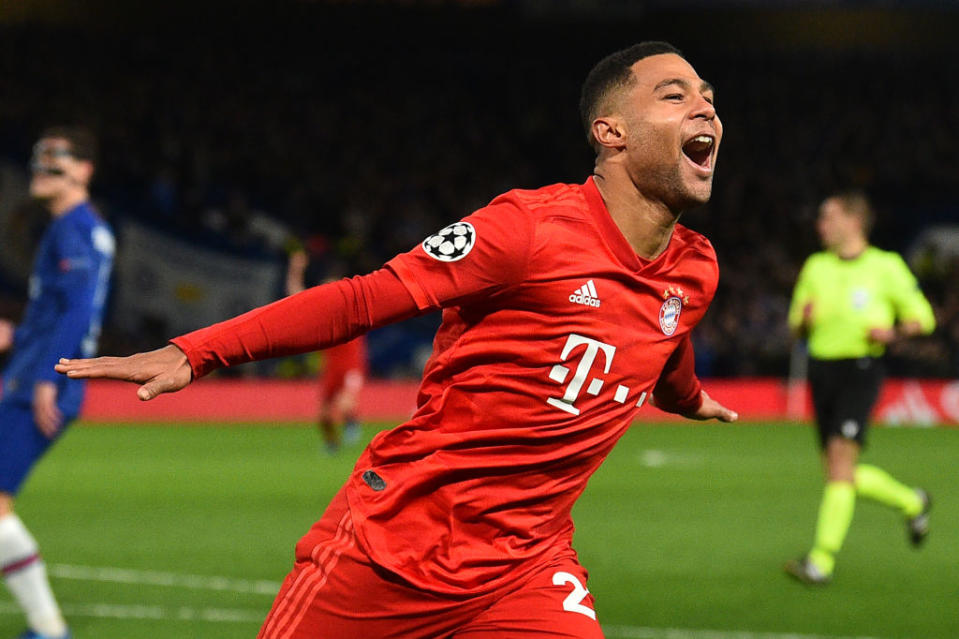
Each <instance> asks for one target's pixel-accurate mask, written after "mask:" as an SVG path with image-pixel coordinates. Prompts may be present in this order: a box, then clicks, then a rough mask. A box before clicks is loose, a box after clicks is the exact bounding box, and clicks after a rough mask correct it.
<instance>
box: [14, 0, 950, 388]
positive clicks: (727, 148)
mask: <svg viewBox="0 0 959 639" xmlns="http://www.w3.org/2000/svg"><path fill="white" fill-rule="evenodd" d="M299 10H300V11H302V12H303V14H302V15H300V14H296V15H295V16H292V18H296V19H291V16H290V15H285V16H284V15H277V16H273V17H263V16H259V18H257V17H256V16H255V15H241V17H239V18H233V19H231V20H223V21H222V22H220V23H219V24H218V26H217V28H215V29H212V28H209V25H208V24H206V23H205V22H204V23H197V24H190V23H185V22H177V21H173V22H171V23H167V24H162V25H154V28H151V29H144V28H141V27H133V28H130V29H120V28H117V27H113V28H110V29H105V28H102V29H96V28H90V27H89V26H85V27H82V28H81V27H65V26H63V25H61V26H57V27H51V26H38V25H6V26H2V27H0V29H2V31H0V73H2V77H3V78H4V80H3V84H4V87H3V99H2V100H0V163H3V165H4V166H5V167H6V169H5V170H6V171H7V172H16V171H21V172H23V171H25V167H26V163H27V158H28V156H29V153H30V146H31V144H32V142H33V140H34V137H35V136H36V135H37V133H38V132H39V131H40V129H41V128H42V127H43V126H45V125H47V124H50V123H59V122H86V123H89V124H90V125H91V126H92V127H93V128H94V129H95V131H96V132H97V133H98V135H99V137H100V141H101V149H102V152H101V158H100V162H99V164H98V176H97V180H96V184H95V187H94V192H95V195H96V197H97V199H98V204H99V205H100V207H101V209H102V210H103V211H104V212H105V213H106V215H107V216H108V218H109V219H110V221H111V222H112V223H113V224H114V226H118V227H119V226H122V225H123V224H124V222H125V221H126V220H137V221H139V222H140V223H144V224H148V225H150V226H151V227H154V228H159V229H161V230H163V231H164V232H168V233H170V234H173V235H175V236H177V237H179V238H181V239H182V238H186V239H188V240H189V241H191V242H196V243H197V244H202V245H204V246H215V247H217V248H218V249H222V250H228V251H232V252H234V253H237V254H240V255H246V256H256V257H257V258H262V259H267V260H275V261H277V262H282V260H283V259H284V256H285V252H286V251H287V250H289V247H290V244H291V238H299V241H306V242H307V243H308V244H311V245H312V246H314V247H315V246H318V245H322V246H324V247H325V248H324V250H325V251H326V252H327V254H335V255H337V256H338V257H339V258H341V259H342V260H343V261H346V262H348V263H349V264H350V266H351V268H352V269H353V270H355V271H366V270H370V269H372V268H375V267H377V266H379V265H380V264H382V263H383V262H384V261H385V260H387V259H389V258H390V257H392V256H393V255H394V254H396V253H398V252H401V251H405V250H408V249H409V248H411V247H413V246H415V245H416V244H418V243H419V242H420V241H421V240H422V239H423V238H424V237H426V236H427V235H429V234H430V233H432V232H433V231H435V230H437V229H438V228H440V227H442V226H444V225H445V224H447V223H449V222H451V221H453V220H456V219H459V218H460V217H462V216H464V215H466V214H468V213H469V212H471V211H472V210H474V209H476V208H478V207H480V206H482V205H483V204H485V203H486V202H488V201H489V200H490V199H491V198H492V197H494V196H495V195H497V194H499V193H501V192H502V191H504V190H506V189H509V188H514V187H523V188H533V187H538V186H541V185H544V184H548V183H552V182H558V181H572V182H582V181H583V180H584V179H585V178H586V176H587V175H588V174H589V172H590V169H591V166H592V164H591V161H592V156H591V152H590V150H589V148H588V147H587V145H586V143H585V137H584V135H583V133H582V128H581V126H580V124H579V120H578V114H577V100H578V92H579V86H580V83H581V81H582V79H583V77H584V76H585V73H586V72H587V71H588V69H589V67H590V66H591V65H592V64H593V63H595V62H596V61H597V60H598V59H599V58H600V57H602V56H603V55H605V54H606V53H608V52H610V51H612V50H614V49H615V48H618V47H621V46H625V45H627V44H629V43H631V42H633V41H636V40H640V39H650V38H654V39H659V38H663V39H670V40H671V41H672V42H673V43H674V44H676V45H677V46H679V47H680V48H681V49H683V50H684V51H685V52H686V54H687V55H688V57H689V58H690V60H691V61H692V62H693V64H694V65H695V66H696V68H697V69H698V70H699V72H700V74H701V75H702V76H703V77H704V78H706V79H708V80H709V81H710V82H711V83H712V84H713V85H715V86H716V87H717V104H718V109H719V113H720V116H721V118H722V119H723V121H724V124H725V128H726V137H725V140H724V142H723V147H722V149H721V153H720V158H719V164H718V170H717V177H716V182H715V186H714V192H713V198H712V201H711V202H710V204H709V205H708V206H707V207H706V208H705V209H704V210H701V211H695V212H691V213H689V214H687V215H686V216H685V217H684V219H683V223H684V224H687V225H688V226H691V227H692V228H695V229H697V230H699V231H701V232H703V233H705V234H706V235H707V236H708V237H709V238H710V239H711V240H712V241H713V243H714V245H715V246H716V249H717V252H718V255H719V260H720V265H721V269H722V273H721V281H720V288H719V291H718V292H717V295H716V299H715V302H714V304H713V306H712V308H711V310H710V311H709V313H708V315H707V316H706V319H705V320H704V322H703V324H702V326H701V328H700V329H699V331H698V336H697V343H696V349H697V356H698V358H699V361H698V370H699V372H700V374H701V375H703V376H746V375H777V376H783V375H785V374H786V372H787V369H788V362H789V355H790V352H791V350H792V345H793V341H792V339H791V337H790V336H789V334H788V331H787V328H786V319H785V314H786V309H787V305H788V301H789V295H790V292H791V289H792V285H793V283H794V282H795V277H796V275H797V272H798V269H799V266H800V265H801V264H802V261H803V259H804V258H805V257H806V256H807V255H808V254H809V253H810V252H811V251H813V250H816V248H817V240H816V236H815V232H814V226H813V220H814V216H815V210H816V205H817V203H818V201H819V200H820V199H821V198H822V197H823V196H824V195H825V194H827V193H828V192H829V191H830V190H831V189H833V188H838V187H848V186H857V187H862V188H865V189H866V190H867V191H868V192H869V194H870V195H871V196H872V198H873V199H874V201H875V204H876V207H877V209H878V214H879V219H878V223H877V227H876V229H875V232H874V235H873V237H874V240H875V243H876V244H877V245H879V246H880V247H883V248H889V249H895V250H899V251H901V252H903V254H904V255H905V256H906V257H907V259H909V261H910V263H911V265H912V266H913V268H914V270H915V271H916V272H917V274H918V275H919V276H920V278H921V282H922V285H923V288H924V290H925V291H926V292H927V294H928V295H929V297H930V299H931V300H932V301H933V303H934V306H935V310H936V313H937V317H938V320H939V324H940V326H939V328H938V329H937V331H936V333H935V334H934V335H933V336H931V337H929V338H924V339H922V340H918V341H916V342H914V343H911V344H909V345H904V346H902V347H899V348H895V349H893V351H892V353H891V366H892V372H893V373H894V374H898V375H923V376H940V377H955V376H959V246H956V242H955V241H954V242H953V243H951V244H950V243H949V242H938V243H937V242H936V241H935V240H936V239H937V238H939V239H941V238H943V237H947V235H946V232H947V231H948V229H949V227H950V226H952V227H953V228H955V225H957V224H959V196H957V193H959V188H957V187H959V172H957V171H956V167H955V161H954V158H955V148H956V143H957V141H959V134H957V132H956V125H955V119H956V117H955V116H956V115H959V84H957V83H956V82H954V81H949V78H948V77H947V74H946V71H945V69H946V67H947V65H948V64H950V63H951V62H950V61H949V59H948V56H946V55H944V53H948V52H944V51H943V50H942V49H940V48H936V47H924V46H914V47H910V48H908V49H899V48H896V47H881V46H880V47H873V48H847V49H843V48H835V47H825V48H824V47H821V46H819V45H816V44H810V45H809V46H806V47H798V48H788V49H787V48H775V47H769V46H758V45H754V46H751V45H750V42H749V38H744V37H743V36H742V35H741V34H737V33H734V32H729V33H725V34H722V33H720V34H719V35H718V36H717V35H716V34H715V33H714V34H710V36H709V37H708V38H707V37H706V34H705V33H704V32H703V31H702V26H700V27H696V28H694V29H690V28H686V27H684V26H683V23H681V22H680V21H677V20H674V19H673V18H674V17H675V16H673V17H671V16H670V15H663V16H660V17H657V16H656V15H647V16H644V17H643V19H642V21H639V22H635V23H613V24H609V23H602V22H597V23H595V24H583V23H582V22H580V21H576V20H570V19H568V18H567V19H553V20H544V19H543V18H542V17H541V16H540V17H529V16H526V17H524V16H522V15H516V14H506V15H504V13H503V12H502V11H463V10H449V9H445V10H429V11H426V10H417V11H413V10H405V11H400V10H395V11H389V10H384V9H382V8H381V9H379V10H376V11H371V10H364V11H360V10H354V9H344V8H342V7H340V8H331V7H323V8H322V9H321V8H317V7H313V8H312V10H311V11H307V10H306V9H304V8H303V7H300V9H299ZM952 17H953V18H954V17H955V16H954V15H952ZM697 19H699V20H700V21H701V17H700V18H697ZM954 21H955V20H954ZM953 53H954V51H953ZM24 177H25V173H24ZM11 179H12V178H11ZM0 196H2V193H0ZM3 204H4V203H2V202H0V206H2V205H3ZM6 205H8V206H10V203H9V201H7V202H6ZM41 224H42V220H41V219H39V218H37V217H36V212H35V211H33V210H32V209H31V207H30V206H29V205H20V204H18V205H17V207H16V211H15V212H14V213H12V214H10V215H8V216H7V217H6V229H0V235H2V237H3V238H4V239H3V242H4V245H3V250H4V251H5V252H7V253H8V255H9V254H11V253H13V252H18V255H20V257H18V260H19V261H20V262H21V263H23V264H28V260H29V248H30V246H32V242H30V241H28V238H29V237H31V234H35V233H36V230H37V229H38V228H39V226H40V225H41ZM940 227H941V228H942V230H941V232H940V231H932V232H930V229H939V228H940ZM924 231H925V232H926V233H925V235H923V232H924ZM4 233H5V234H4ZM318 237H320V238H324V241H323V242H317V241H315V238H318ZM11 238H19V239H11ZM309 238H314V241H313V242H312V243H311V242H310V241H309ZM923 238H925V239H923ZM119 250H120V251H121V252H122V251H123V245H122V243H121V245H120V246H119ZM21 254H22V255H21ZM6 263H7V264H8V266H7V268H6V270H5V271H3V270H0V297H2V298H3V302H4V303H3V304H2V305H0V306H2V308H0V312H2V311H3V310H4V309H12V308H15V304H16V300H18V299H21V296H22V292H23V291H24V290H25V282H24V281H23V279H22V278H23V277H24V274H25V273H26V267H24V269H23V270H21V272H13V271H16V269H11V268H10V267H9V263H10V260H7V261H6ZM280 294H281V293H280V288H279V284H278V287H277V295H280ZM431 321H432V320H427V321H426V324H423V323H420V324H412V325H410V327H407V328H404V329H400V332H399V333H393V334H391V336H390V338H389V339H385V340H383V342H382V343H384V344H386V343H395V342H397V341H403V340H404V339H406V340H412V341H420V342H422V341H424V340H427V341H428V339H429V333H430V331H429V329H430V327H431V325H430V324H429V322H431ZM166 331H167V327H165V326H163V325H157V326H153V327H145V328H144V330H142V331H139V332H137V333H136V334H130V333H129V332H124V331H120V330H118V329H116V328H115V327H113V326H111V324H110V319H109V317H108V319H107V325H106V326H105V329H104V335H103V339H102V344H103V349H104V350H108V351H110V352H119V351H132V350H139V349H143V348H152V347H155V346H156V345H158V344H160V343H162V342H163V340H165V339H166V338H167V337H170V336H171V335H169V334H168V333H167V332H166ZM403 331H406V332H405V333H404V332H403ZM374 344H375V342H374ZM374 364H376V362H374ZM406 366H407V368H408V369H413V368H415V364H414V363H410V362H407V363H406ZM396 370H403V367H402V366H400V367H399V369H398V368H397V363H396V362H385V363H383V364H382V366H380V367H379V372H381V373H384V372H395V371H396ZM408 372H411V373H415V372H417V371H415V370H409V371H408Z"/></svg>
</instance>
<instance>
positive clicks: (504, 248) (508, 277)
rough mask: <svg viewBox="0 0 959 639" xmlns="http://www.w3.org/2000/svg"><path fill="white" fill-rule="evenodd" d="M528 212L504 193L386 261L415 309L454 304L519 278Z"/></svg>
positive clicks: (528, 238)
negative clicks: (490, 202)
mask: <svg viewBox="0 0 959 639" xmlns="http://www.w3.org/2000/svg"><path fill="white" fill-rule="evenodd" d="M532 236H533V223H532V220H531V217H530V214H529V213H528V212H527V211H526V210H525V209H523V208H522V207H521V206H520V205H519V204H516V203H514V202H512V201H511V200H510V199H509V198H508V197H506V196H504V197H503V198H499V199H497V200H495V201H494V202H493V203H492V204H490V205H489V206H486V207H484V208H482V209H479V210H478V211H476V212H475V213H473V214H472V215H470V216H468V217H466V218H464V219H462V220H461V221H459V222H455V223H453V224H450V225H449V226H447V227H446V228H444V229H442V230H441V231H439V232H438V233H436V234H434V235H431V236H430V237H428V238H427V239H426V240H424V241H423V243H422V244H420V245H419V246H417V247H416V248H414V249H413V250H411V251H409V252H408V253H403V254H401V255H398V256H397V257H395V258H394V259H392V260H391V261H390V262H388V263H387V268H389V269H390V270H392V271H393V272H394V273H396V275H397V277H399V279H400V280H401V281H402V282H403V284H404V285H405V286H406V288H407V290H409V292H410V295H412V297H413V299H414V300H416V305H417V307H418V308H419V309H420V310H421V311H427V310H435V309H439V308H443V307H447V306H458V305H461V304H463V303H466V302H468V301H469V300H470V299H476V298H482V297H485V296H489V295H492V294H494V293H496V292H498V291H501V290H503V289H505V288H507V287H509V286H511V285H513V284H518V283H520V282H522V281H523V280H524V279H525V278H526V275H527V272H528V269H529V260H530V252H531V248H530V247H531V246H532V239H533V238H532Z"/></svg>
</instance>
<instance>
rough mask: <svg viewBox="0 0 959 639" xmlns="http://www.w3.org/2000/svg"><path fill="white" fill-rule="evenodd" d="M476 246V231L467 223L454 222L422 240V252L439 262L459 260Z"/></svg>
mask: <svg viewBox="0 0 959 639" xmlns="http://www.w3.org/2000/svg"><path fill="white" fill-rule="evenodd" d="M474 244H476V229H474V228H473V225H472V224H470V223H469V222H454V223H453V224H450V225H449V226H447V227H446V228H444V229H443V230H441V231H440V232H439V233H435V234H434V235H430V236H429V237H428V238H426V239H425V240H423V250H424V251H426V254H427V255H429V256H430V257H432V258H433V259H436V260H439V261H440V262H455V261H457V260H461V259H463V258H464V257H466V256H467V255H469V252H470V251H472V250H473V245H474Z"/></svg>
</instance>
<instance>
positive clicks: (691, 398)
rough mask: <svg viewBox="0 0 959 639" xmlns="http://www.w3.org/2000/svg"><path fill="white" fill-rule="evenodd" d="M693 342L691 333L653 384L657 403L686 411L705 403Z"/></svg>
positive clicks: (663, 406) (682, 413)
mask: <svg viewBox="0 0 959 639" xmlns="http://www.w3.org/2000/svg"><path fill="white" fill-rule="evenodd" d="M695 360H696V357H695V353H694V351H693V342H692V340H691V339H690V337H689V334H687V335H686V336H685V337H683V339H682V341H681V342H680V343H679V345H678V346H677V347H676V350H675V351H673V354H672V355H671V356H670V357H669V359H668V360H667V361H666V365H665V366H664V367H663V372H662V373H660V375H659V380H657V382H656V386H655V387H654V388H653V398H654V401H655V403H656V406H657V407H658V408H659V409H661V410H664V411H666V412H668V413H679V414H681V415H686V414H688V413H691V412H694V411H696V410H698V409H699V407H700V406H702V404H703V398H702V390H703V385H702V383H701V382H700V381H699V378H698V377H696V361H695Z"/></svg>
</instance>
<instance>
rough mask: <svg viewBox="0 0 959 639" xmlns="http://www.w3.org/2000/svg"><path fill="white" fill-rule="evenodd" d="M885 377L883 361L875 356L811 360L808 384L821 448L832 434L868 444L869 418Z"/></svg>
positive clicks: (862, 444) (863, 444) (861, 444)
mask: <svg viewBox="0 0 959 639" xmlns="http://www.w3.org/2000/svg"><path fill="white" fill-rule="evenodd" d="M883 376H884V371H883V365H882V361H880V360H879V359H877V358H875V357H860V358H857V359H833V360H826V359H813V358H810V359H809V387H810V390H811V391H812V402H813V407H814V408H815V411H816V423H817V424H818V426H819V445H820V446H821V447H823V448H825V447H826V442H828V441H829V439H830V438H831V437H833V436H839V437H844V438H845V439H852V440H855V441H857V442H859V445H860V446H865V444H866V430H867V429H868V425H869V417H870V415H871V414H872V409H873V406H875V404H876V400H877V399H878V398H879V389H880V388H881V387H882V380H883Z"/></svg>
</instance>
